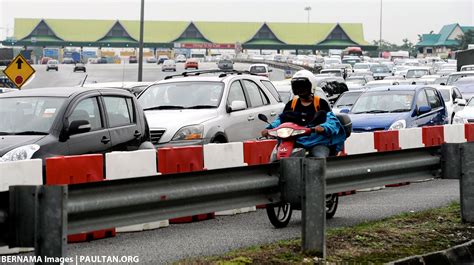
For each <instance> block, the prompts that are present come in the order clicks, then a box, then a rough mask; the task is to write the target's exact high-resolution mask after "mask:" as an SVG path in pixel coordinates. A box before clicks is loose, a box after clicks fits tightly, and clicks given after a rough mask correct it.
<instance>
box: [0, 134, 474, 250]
mask: <svg viewBox="0 0 474 265" xmlns="http://www.w3.org/2000/svg"><path fill="white" fill-rule="evenodd" d="M446 146H448V147H449V148H446ZM446 146H444V147H443V148H441V147H431V148H420V149H410V150H401V151H394V152H385V153H372V154H364V155H353V156H347V157H337V158H329V159H327V161H326V159H314V158H290V159H284V160H282V161H281V163H273V164H268V165H260V166H248V167H237V168H226V169H219V170H208V171H200V172H191V173H181V174H173V175H159V176H158V175H157V176H149V177H143V178H134V179H124V180H110V181H105V182H96V183H86V184H77V185H69V186H11V187H10V190H9V192H7V193H1V194H0V196H8V201H9V202H7V203H2V202H0V231H8V233H4V234H7V237H5V236H4V237H3V238H2V237H1V235H0V245H2V242H3V243H8V245H9V246H10V247H34V248H35V254H36V255H38V256H48V257H61V256H64V255H65V251H66V235H67V234H74V233H77V232H81V231H87V230H95V229H102V228H108V227H117V226H125V225H132V224H139V223H144V222H150V221H156V220H163V219H167V218H174V217H181V216H189V215H195V214H201V213H207V212H214V211H219V210H226V209H233V208H238V207H244V206H252V205H256V204H264V203H272V202H273V203H275V202H290V203H301V206H302V211H303V213H302V239H303V240H302V248H303V250H305V251H311V252H312V253H315V254H316V255H317V256H320V257H324V256H325V236H324V231H325V222H326V219H325V194H327V193H328V194H329V193H334V192H339V191H345V190H353V189H359V188H368V187H374V186H377V185H381V184H392V183H399V182H404V181H413V180H419V179H426V178H427V177H433V176H439V175H440V174H439V173H441V176H446V175H448V172H441V169H444V171H446V170H449V167H448V166H445V165H446V164H451V163H454V164H456V163H457V164H460V166H461V168H462V170H460V171H459V172H460V173H459V174H460V175H459V176H453V175H451V176H450V177H451V178H461V175H462V176H463V177H462V178H461V179H462V180H461V183H462V184H461V205H462V207H461V208H462V216H463V220H465V221H468V222H474V162H473V161H471V159H470V158H472V157H473V156H474V143H464V144H446ZM453 150H454V151H453ZM453 154H457V155H453ZM461 157H463V158H462V159H461ZM2 198H4V197H2ZM5 217H6V218H5ZM2 234H3V233H2Z"/></svg>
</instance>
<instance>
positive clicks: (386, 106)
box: [351, 91, 415, 114]
mask: <svg viewBox="0 0 474 265" xmlns="http://www.w3.org/2000/svg"><path fill="white" fill-rule="evenodd" d="M414 95H415V91H373V92H366V93H363V94H362V95H360V97H359V98H358V99H357V101H356V103H355V104H354V106H353V107H352V111H351V112H352V113H355V114H357V113H386V112H407V111H410V110H411V106H412V102H413V97H414Z"/></svg>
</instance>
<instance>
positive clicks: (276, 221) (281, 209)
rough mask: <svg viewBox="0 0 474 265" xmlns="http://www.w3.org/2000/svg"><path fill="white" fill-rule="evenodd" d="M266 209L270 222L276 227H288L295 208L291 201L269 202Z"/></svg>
mask: <svg viewBox="0 0 474 265" xmlns="http://www.w3.org/2000/svg"><path fill="white" fill-rule="evenodd" d="M266 210H267V215H268V219H270V223H272V225H273V226H274V227H275V228H283V227H286V226H287V225H288V223H289V222H290V219H291V214H292V213H293V209H292V207H291V204H289V203H285V204H281V203H278V204H267V206H266Z"/></svg>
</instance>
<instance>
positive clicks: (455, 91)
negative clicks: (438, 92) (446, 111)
mask: <svg viewBox="0 0 474 265" xmlns="http://www.w3.org/2000/svg"><path fill="white" fill-rule="evenodd" d="M456 99H463V97H462V94H461V92H460V91H459V89H458V88H457V87H453V102H454V100H456ZM463 108H464V106H459V104H458V103H454V105H453V113H457V112H458V111H461V110H462V109H463Z"/></svg>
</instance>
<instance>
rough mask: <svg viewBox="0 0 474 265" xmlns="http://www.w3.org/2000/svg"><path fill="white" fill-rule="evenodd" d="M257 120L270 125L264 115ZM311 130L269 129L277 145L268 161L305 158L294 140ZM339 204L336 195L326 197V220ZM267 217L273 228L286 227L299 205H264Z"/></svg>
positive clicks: (285, 126) (285, 125) (284, 125)
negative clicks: (276, 140)
mask: <svg viewBox="0 0 474 265" xmlns="http://www.w3.org/2000/svg"><path fill="white" fill-rule="evenodd" d="M258 118H259V119H260V120H261V121H263V122H266V123H268V124H270V123H269V122H268V118H267V117H266V116H265V115H264V114H259V115H258ZM311 133H312V129H310V128H307V127H303V126H299V125H297V124H296V123H293V122H285V123H282V124H281V125H280V126H278V127H277V128H273V129H269V130H268V134H269V135H270V136H272V137H274V138H277V139H278V140H279V141H278V144H277V145H276V146H275V148H274V149H273V152H272V156H271V159H270V161H272V162H273V161H278V160H280V159H282V158H287V157H306V156H307V151H306V149H304V148H301V147H297V146H296V140H297V139H298V138H299V137H301V136H305V135H310V134H311ZM338 204H339V195H338V194H328V195H326V218H327V219H330V218H332V217H334V215H335V214H336V210H337V206H338ZM266 210H267V215H268V218H269V219H270V222H271V223H272V225H273V226H274V227H275V228H283V227H286V226H287V225H288V223H289V222H290V220H291V215H292V213H293V210H301V204H294V203H276V204H267V205H266Z"/></svg>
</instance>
